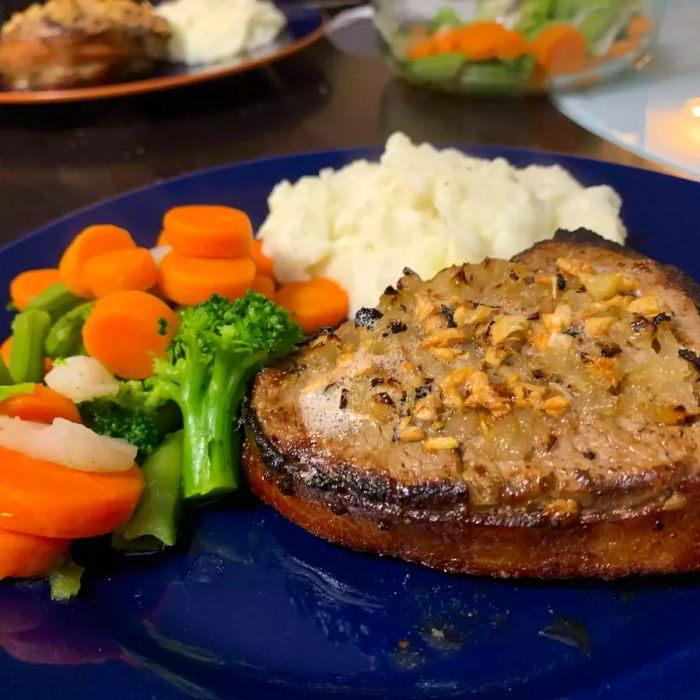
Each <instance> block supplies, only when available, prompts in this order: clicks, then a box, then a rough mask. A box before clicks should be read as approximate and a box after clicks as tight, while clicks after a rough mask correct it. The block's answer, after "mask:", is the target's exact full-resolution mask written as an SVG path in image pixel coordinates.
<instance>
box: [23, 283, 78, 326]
mask: <svg viewBox="0 0 700 700" xmlns="http://www.w3.org/2000/svg"><path fill="white" fill-rule="evenodd" d="M83 301H84V299H81V298H80V297H77V296H75V294H73V293H72V292H71V291H70V290H69V289H68V287H66V285H65V284H64V283H63V282H56V284H52V285H51V286H50V287H48V288H47V289H45V290H44V291H43V292H41V293H40V294H37V295H36V296H35V297H34V298H33V299H32V300H31V301H30V302H29V304H27V310H28V311H46V312H47V313H48V314H49V315H50V316H51V320H52V321H57V320H58V319H59V318H61V316H63V315H64V314H66V313H68V312H69V311H70V310H71V309H73V308H75V307H76V306H78V304H81V303H82V302H83Z"/></svg>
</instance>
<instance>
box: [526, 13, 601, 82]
mask: <svg viewBox="0 0 700 700" xmlns="http://www.w3.org/2000/svg"><path fill="white" fill-rule="evenodd" d="M530 48H531V50H532V52H533V54H534V56H535V60H536V61H537V64H538V65H539V66H541V67H542V68H544V69H545V70H546V71H547V72H548V73H550V74H552V75H559V74H563V73H575V72H576V71H578V70H580V69H581V66H582V65H583V61H584V59H585V57H586V51H587V44H586V37H585V36H584V35H583V34H582V33H581V32H580V31H579V29H577V28H576V27H574V26H573V25H572V24H552V25H551V26H549V27H547V28H546V29H544V30H542V31H541V32H540V33H539V34H538V35H537V37H536V39H535V40H534V41H533V42H532V44H531V47H530Z"/></svg>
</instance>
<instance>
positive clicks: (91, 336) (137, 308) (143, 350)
mask: <svg viewBox="0 0 700 700" xmlns="http://www.w3.org/2000/svg"><path fill="white" fill-rule="evenodd" d="M176 327H177V316H176V315H175V313H174V312H173V310H172V309H171V308H170V307H169V306H168V305H167V304H166V303H165V302H164V301H162V300H161V299H158V297H156V296H153V294H148V293H146V292H138V291H125V292H112V293H111V294H107V295H106V296H104V297H102V298H101V299H98V300H97V302H96V303H95V308H94V309H93V311H92V313H91V314H90V315H89V316H88V319H87V321H86V322H85V325H84V326H83V343H84V344H85V349H86V350H87V351H88V354H89V355H91V356H92V357H94V358H95V359H96V360H99V361H100V362H101V363H102V364H103V365H104V366H105V367H106V368H107V369H108V370H109V371H110V372H112V373H113V374H116V375H117V376H119V377H123V378H125V379H145V378H146V377H150V376H151V374H153V360H154V358H155V357H164V356H165V348H167V347H168V343H170V340H171V339H172V337H173V335H174V333H175V328H176Z"/></svg>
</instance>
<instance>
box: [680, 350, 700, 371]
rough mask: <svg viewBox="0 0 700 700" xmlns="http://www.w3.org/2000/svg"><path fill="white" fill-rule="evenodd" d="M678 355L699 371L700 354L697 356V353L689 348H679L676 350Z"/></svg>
mask: <svg viewBox="0 0 700 700" xmlns="http://www.w3.org/2000/svg"><path fill="white" fill-rule="evenodd" d="M678 357H680V358H681V359H683V360H685V361H686V362H690V364H691V365H693V367H695V369H696V370H698V372H700V356H698V355H697V353H694V352H693V351H692V350H690V349H689V348H681V349H680V350H679V351H678Z"/></svg>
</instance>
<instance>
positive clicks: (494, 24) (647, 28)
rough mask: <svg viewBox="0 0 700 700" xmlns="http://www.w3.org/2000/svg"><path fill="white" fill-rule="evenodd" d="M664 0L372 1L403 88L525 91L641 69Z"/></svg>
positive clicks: (381, 37) (469, 92)
mask: <svg viewBox="0 0 700 700" xmlns="http://www.w3.org/2000/svg"><path fill="white" fill-rule="evenodd" d="M664 5H665V2H664V0H452V1H451V2H445V1H444V0H442V1H438V2H435V1H434V0H375V6H376V11H375V22H376V26H377V29H378V31H379V34H380V39H381V44H382V47H383V50H384V52H385V54H386V56H387V58H388V60H389V62H390V64H391V65H392V66H393V67H394V69H395V70H397V71H398V72H399V74H400V75H402V76H403V77H405V78H406V79H408V80H409V81H411V82H413V83H416V84H419V85H422V86H426V87H431V88H434V89H439V90H443V91H447V92H454V93H466V94H478V93H482V94H499V93H500V94H523V93H533V92H534V93H536V92H546V91H549V90H553V89H564V88H569V87H574V86H580V85H587V84H592V83H595V82H600V81H602V80H605V79H607V78H610V77H612V76H613V75H616V74H617V73H619V72H621V71H623V70H625V69H627V68H630V67H632V66H637V65H641V64H642V63H643V62H644V59H645V57H647V56H648V55H649V51H650V48H651V46H652V45H653V42H654V40H655V38H656V34H657V32H658V28H659V25H660V22H661V17H662V14H663V8H664Z"/></svg>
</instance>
